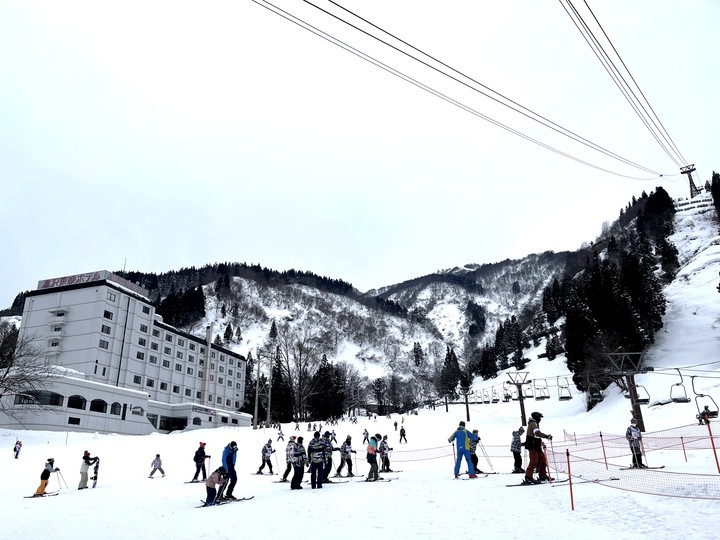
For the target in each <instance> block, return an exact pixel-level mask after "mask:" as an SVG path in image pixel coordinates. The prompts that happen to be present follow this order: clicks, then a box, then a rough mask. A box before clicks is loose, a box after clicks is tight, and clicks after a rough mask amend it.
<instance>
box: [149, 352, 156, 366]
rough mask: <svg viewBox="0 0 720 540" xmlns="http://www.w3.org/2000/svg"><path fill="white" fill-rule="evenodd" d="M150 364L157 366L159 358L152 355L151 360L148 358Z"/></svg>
mask: <svg viewBox="0 0 720 540" xmlns="http://www.w3.org/2000/svg"><path fill="white" fill-rule="evenodd" d="M148 362H150V363H151V364H157V356H155V355H154V354H151V355H150V358H148Z"/></svg>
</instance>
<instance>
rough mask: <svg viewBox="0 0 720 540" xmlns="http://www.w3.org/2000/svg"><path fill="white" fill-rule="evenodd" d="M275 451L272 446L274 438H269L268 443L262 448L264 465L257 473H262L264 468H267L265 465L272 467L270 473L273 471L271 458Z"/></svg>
mask: <svg viewBox="0 0 720 540" xmlns="http://www.w3.org/2000/svg"><path fill="white" fill-rule="evenodd" d="M274 453H275V450H274V449H273V447H272V439H268V442H267V444H265V446H263V447H262V450H260V457H261V458H262V465H260V468H259V469H258V470H257V472H256V473H255V474H262V473H263V469H264V468H265V465H267V466H268V469H270V474H272V473H273V470H272V462H271V461H270V458H271V457H272V455H273V454H274Z"/></svg>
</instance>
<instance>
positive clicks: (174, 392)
mask: <svg viewBox="0 0 720 540" xmlns="http://www.w3.org/2000/svg"><path fill="white" fill-rule="evenodd" d="M179 393H180V387H179V386H178V385H176V384H173V394H179Z"/></svg>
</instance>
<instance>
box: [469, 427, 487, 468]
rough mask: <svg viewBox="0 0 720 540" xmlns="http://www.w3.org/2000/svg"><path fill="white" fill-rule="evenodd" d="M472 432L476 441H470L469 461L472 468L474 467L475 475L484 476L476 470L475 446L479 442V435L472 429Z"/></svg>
mask: <svg viewBox="0 0 720 540" xmlns="http://www.w3.org/2000/svg"><path fill="white" fill-rule="evenodd" d="M472 432H473V435H475V436H476V437H477V439H470V461H472V464H473V467H475V474H484V473H483V472H482V471H481V470H480V469H478V457H477V445H478V443H479V442H480V435H478V430H477V429H473V431H472Z"/></svg>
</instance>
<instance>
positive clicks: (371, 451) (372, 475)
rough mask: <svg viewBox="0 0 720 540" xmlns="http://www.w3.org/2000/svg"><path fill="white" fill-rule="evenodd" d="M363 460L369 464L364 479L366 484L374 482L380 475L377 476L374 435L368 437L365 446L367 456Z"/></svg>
mask: <svg viewBox="0 0 720 540" xmlns="http://www.w3.org/2000/svg"><path fill="white" fill-rule="evenodd" d="M365 460H366V461H367V462H368V464H370V472H368V476H367V478H366V479H365V481H366V482H375V481H376V480H377V479H378V478H380V475H379V474H378V463H377V439H376V438H375V435H373V436H372V437H370V442H369V443H368V445H367V454H366V456H365Z"/></svg>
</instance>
